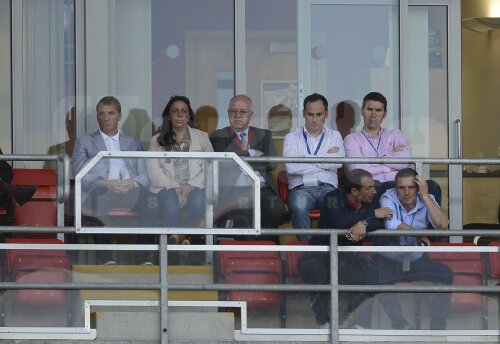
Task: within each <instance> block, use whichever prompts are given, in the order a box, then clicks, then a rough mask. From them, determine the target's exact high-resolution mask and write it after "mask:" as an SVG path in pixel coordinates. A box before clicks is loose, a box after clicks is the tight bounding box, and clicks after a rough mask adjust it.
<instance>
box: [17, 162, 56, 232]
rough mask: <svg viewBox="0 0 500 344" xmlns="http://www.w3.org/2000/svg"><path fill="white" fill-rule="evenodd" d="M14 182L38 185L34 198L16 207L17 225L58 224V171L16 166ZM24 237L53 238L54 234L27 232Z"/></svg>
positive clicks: (19, 184)
mask: <svg viewBox="0 0 500 344" xmlns="http://www.w3.org/2000/svg"><path fill="white" fill-rule="evenodd" d="M12 184H13V185H16V186H20V187H31V186H36V188H37V189H36V192H35V194H34V195H33V198H32V199H31V200H30V201H29V202H27V203H25V204H24V205H23V206H20V205H18V204H16V205H15V208H14V225H16V226H35V227H36V226H42V227H53V226H54V227H55V226H57V203H56V199H57V173H56V171H55V170H54V169H50V168H48V169H44V168H36V169H35V168H15V169H14V178H13V179H12ZM23 236H24V237H33V238H53V237H55V235H54V234H48V233H47V234H46V233H25V234H23Z"/></svg>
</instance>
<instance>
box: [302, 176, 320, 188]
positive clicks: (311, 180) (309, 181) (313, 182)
mask: <svg viewBox="0 0 500 344" xmlns="http://www.w3.org/2000/svg"><path fill="white" fill-rule="evenodd" d="M302 182H303V183H304V186H318V179H317V178H316V177H312V176H303V177H302Z"/></svg>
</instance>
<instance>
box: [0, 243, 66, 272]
mask: <svg viewBox="0 0 500 344" xmlns="http://www.w3.org/2000/svg"><path fill="white" fill-rule="evenodd" d="M5 241H6V242H7V243H9V244H12V243H17V244H33V246H35V245H37V244H62V243H63V242H62V241H61V240H59V239H36V238H7V239H5ZM5 256H6V269H7V272H9V273H11V272H13V268H12V266H13V263H14V261H15V260H16V257H18V256H24V257H26V256H37V257H40V256H57V257H61V256H66V252H65V251H64V250H54V249H47V250H30V249H19V250H17V249H15V250H14V249H8V250H6V253H5Z"/></svg>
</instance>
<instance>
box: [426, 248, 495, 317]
mask: <svg viewBox="0 0 500 344" xmlns="http://www.w3.org/2000/svg"><path fill="white" fill-rule="evenodd" d="M432 246H447V247H463V246H475V245H474V244H472V243H449V244H448V243H432ZM428 255H429V258H431V259H435V260H438V261H440V262H442V263H443V264H446V265H448V266H449V267H450V268H451V270H452V271H453V285H459V286H482V285H484V284H485V278H484V266H483V261H482V259H481V253H480V252H428ZM450 309H451V310H452V311H457V312H467V311H475V310H481V311H482V314H483V326H485V325H486V323H485V321H486V316H485V312H486V304H485V300H484V298H483V296H482V295H481V294H480V293H452V295H451V304H450Z"/></svg>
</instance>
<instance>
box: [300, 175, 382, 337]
mask: <svg viewBox="0 0 500 344" xmlns="http://www.w3.org/2000/svg"><path fill="white" fill-rule="evenodd" d="M390 218H392V210H391V209H389V208H381V207H379V202H378V197H377V191H376V190H375V182H374V180H373V178H372V176H371V174H370V172H368V171H365V170H362V169H355V170H352V171H351V172H349V174H348V175H347V178H346V182H345V185H344V186H343V188H342V189H340V188H339V189H335V190H334V191H332V192H330V193H329V194H327V195H326V197H325V200H324V202H323V207H322V208H321V217H320V219H319V221H318V227H320V228H334V229H349V233H348V234H347V236H345V237H339V245H361V243H362V242H363V240H364V239H365V236H366V233H367V232H371V231H374V230H376V229H380V228H384V223H383V220H384V219H390ZM329 242H330V241H329V237H328V236H314V237H312V238H311V240H310V241H309V243H310V244H311V245H329ZM373 258H374V257H372V256H370V255H367V254H362V253H359V252H341V253H339V265H338V266H339V267H338V277H339V283H340V284H349V285H351V284H354V285H358V284H359V285H366V284H377V264H376V260H375V259H373ZM299 271H300V274H301V276H302V278H303V279H304V281H306V282H307V283H310V284H329V283H330V258H329V253H328V252H310V253H305V254H304V255H303V256H302V257H301V258H300V260H299ZM371 296H373V295H370V294H367V293H341V294H340V298H339V301H340V307H339V308H340V310H341V311H342V313H343V314H345V315H341V321H343V320H344V319H343V318H345V322H346V324H345V325H346V326H350V327H354V328H370V327H371V310H372V302H371V300H370V301H367V303H366V306H367V307H366V308H365V309H364V310H363V311H361V312H356V315H354V313H355V311H356V309H357V308H358V307H359V306H360V305H361V303H362V302H363V301H364V300H365V299H367V297H371ZM329 297H330V296H329V294H328V293H315V294H314V297H313V303H312V308H313V311H314V313H315V315H316V322H317V323H318V326H319V327H320V328H326V327H329V323H328V321H329V313H327V310H328V299H329Z"/></svg>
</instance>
